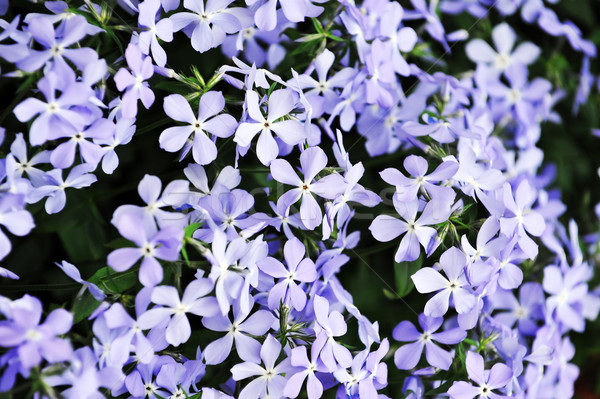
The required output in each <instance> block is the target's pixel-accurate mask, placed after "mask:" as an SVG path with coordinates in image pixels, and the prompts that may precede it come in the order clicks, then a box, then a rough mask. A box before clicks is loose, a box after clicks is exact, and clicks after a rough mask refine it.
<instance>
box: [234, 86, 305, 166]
mask: <svg viewBox="0 0 600 399" xmlns="http://www.w3.org/2000/svg"><path fill="white" fill-rule="evenodd" d="M295 95H296V94H295V93H294V92H293V91H292V90H290V89H279V90H275V91H274V92H273V93H271V95H270V96H269V103H268V114H267V117H266V118H265V117H264V116H263V114H262V112H261V110H260V106H259V97H258V94H257V93H256V92H254V91H250V90H249V91H247V92H246V104H247V107H248V115H249V116H250V118H252V119H251V120H252V121H251V122H243V123H241V124H240V125H239V126H238V128H237V130H236V131H235V138H234V139H233V141H235V142H236V143H237V144H239V145H240V146H242V147H249V146H250V144H251V142H252V139H253V138H254V136H256V134H258V133H259V132H260V136H259V137H258V143H257V144H256V155H257V156H258V159H259V160H260V162H262V164H263V165H269V164H270V163H271V161H273V160H274V159H275V158H277V156H278V155H279V147H278V146H277V142H276V141H275V139H274V138H273V134H272V132H275V134H277V137H279V138H280V139H281V140H282V141H283V142H284V143H286V144H288V145H296V144H298V143H300V142H301V141H302V140H304V139H305V138H306V133H305V130H304V126H302V124H301V123H300V122H298V121H296V120H289V119H288V120H282V121H278V122H276V121H277V120H278V119H280V118H282V117H284V116H286V115H288V114H289V113H290V111H292V110H293V109H294V107H295V106H296V102H297V100H296V97H295Z"/></svg>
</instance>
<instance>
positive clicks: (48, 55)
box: [17, 15, 98, 74]
mask: <svg viewBox="0 0 600 399" xmlns="http://www.w3.org/2000/svg"><path fill="white" fill-rule="evenodd" d="M88 25H89V24H88V23H87V21H86V20H85V18H84V17H83V16H81V15H72V16H71V17H70V18H68V19H65V20H64V22H63V23H62V24H61V25H60V29H58V30H55V29H54V25H53V24H52V22H51V21H50V20H49V19H48V18H43V17H40V18H34V19H31V20H29V21H28V25H27V30H28V32H29V33H30V34H31V36H32V37H33V39H35V41H36V42H38V43H39V44H41V45H42V46H43V47H44V48H45V49H44V50H41V51H37V50H30V52H29V55H28V56H27V57H25V58H23V59H22V60H20V61H19V62H18V63H17V67H18V68H19V69H23V70H25V71H28V72H32V71H35V70H37V69H39V68H41V67H42V66H43V65H44V63H45V62H46V61H48V60H50V59H52V60H53V68H52V69H53V70H54V71H56V72H57V73H59V74H61V73H64V72H67V71H70V69H71V68H70V67H69V65H68V64H67V63H66V61H65V60H64V58H63V57H65V58H67V59H68V60H69V61H71V62H72V63H73V64H75V66H77V68H79V69H80V70H83V69H84V67H85V66H86V64H88V63H89V62H90V61H95V60H97V59H98V54H96V52H95V51H94V50H93V49H91V48H85V47H84V48H73V49H70V48H67V47H69V46H71V45H73V44H75V43H77V42H78V41H80V40H81V39H83V38H84V37H85V36H86V35H87V34H88V32H87V28H88ZM70 73H71V74H72V72H70Z"/></svg>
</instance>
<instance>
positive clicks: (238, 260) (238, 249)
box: [205, 229, 268, 315]
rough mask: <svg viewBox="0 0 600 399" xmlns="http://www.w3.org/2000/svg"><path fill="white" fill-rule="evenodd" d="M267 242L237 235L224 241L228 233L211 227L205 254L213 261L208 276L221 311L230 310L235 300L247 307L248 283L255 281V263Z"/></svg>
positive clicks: (224, 313) (248, 301) (248, 300)
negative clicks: (210, 236) (211, 238)
mask: <svg viewBox="0 0 600 399" xmlns="http://www.w3.org/2000/svg"><path fill="white" fill-rule="evenodd" d="M267 252H268V249H267V244H266V243H265V242H264V241H262V237H259V238H257V239H255V240H253V241H251V242H249V243H246V240H245V239H244V238H243V237H237V238H236V239H234V240H232V241H231V242H230V243H229V245H227V237H226V235H225V233H224V232H222V231H221V230H219V229H215V231H214V239H213V242H212V251H210V252H208V251H207V253H206V254H205V256H206V258H207V259H208V260H209V261H210V263H211V264H212V267H211V272H210V274H209V278H210V279H211V280H212V281H214V282H215V294H216V297H217V301H218V302H219V308H220V309H221V314H222V315H226V314H227V313H228V312H229V308H230V307H231V305H232V303H234V301H239V302H240V306H241V308H242V309H243V310H244V311H247V312H249V309H250V302H251V296H250V286H253V287H256V286H257V285H258V274H259V273H258V267H257V266H256V263H257V262H258V261H259V260H261V259H264V258H265V257H266V256H267Z"/></svg>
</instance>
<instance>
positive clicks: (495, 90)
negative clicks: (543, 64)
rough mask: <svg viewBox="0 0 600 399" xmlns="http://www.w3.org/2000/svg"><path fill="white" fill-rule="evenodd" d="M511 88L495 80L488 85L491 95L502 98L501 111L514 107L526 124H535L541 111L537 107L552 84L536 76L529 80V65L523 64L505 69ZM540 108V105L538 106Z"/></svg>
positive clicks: (498, 98)
mask: <svg viewBox="0 0 600 399" xmlns="http://www.w3.org/2000/svg"><path fill="white" fill-rule="evenodd" d="M505 75H506V79H507V80H508V82H509V84H510V88H509V87H506V86H505V85H503V84H501V83H499V82H498V81H495V82H493V83H491V84H490V85H489V87H488V91H489V93H490V96H491V97H492V98H494V99H496V100H500V101H501V102H502V103H501V111H503V110H504V109H505V108H507V109H509V110H511V109H514V111H515V113H516V115H517V117H518V118H519V119H520V120H521V121H522V122H523V123H525V124H527V125H530V126H533V125H536V124H537V123H539V122H538V120H539V118H538V116H540V113H541V111H538V110H537V109H536V107H537V105H538V104H541V103H542V101H543V100H544V98H545V97H547V96H548V95H549V94H550V90H551V89H552V85H551V84H550V82H548V81H547V80H546V79H543V78H536V79H534V80H533V81H531V82H528V81H527V67H526V66H524V65H522V64H515V65H512V66H510V67H509V68H508V69H507V70H506V71H505ZM537 108H539V107H537Z"/></svg>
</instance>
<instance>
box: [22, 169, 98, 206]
mask: <svg viewBox="0 0 600 399" xmlns="http://www.w3.org/2000/svg"><path fill="white" fill-rule="evenodd" d="M94 168H95V167H94V166H90V165H88V164H85V163H84V164H81V165H77V166H75V167H74V168H73V169H71V170H70V171H69V175H68V176H67V178H66V179H63V174H62V172H63V171H62V170H61V169H53V170H51V171H50V172H48V173H46V176H45V180H46V181H45V182H44V185H42V186H40V187H37V188H36V189H35V190H34V191H33V193H32V194H31V196H32V201H33V202H37V201H39V200H40V199H42V198H44V197H48V199H47V200H46V205H45V209H46V212H47V213H48V214H53V213H58V212H60V211H61V210H62V209H63V208H64V207H65V204H66V203H67V194H66V193H65V189H66V188H83V187H89V186H91V185H92V184H93V183H95V182H96V180H98V179H97V178H96V176H94V175H93V174H91V173H90V172H91V171H92V170H93V169H94Z"/></svg>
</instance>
